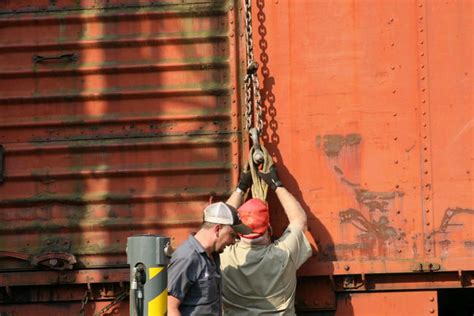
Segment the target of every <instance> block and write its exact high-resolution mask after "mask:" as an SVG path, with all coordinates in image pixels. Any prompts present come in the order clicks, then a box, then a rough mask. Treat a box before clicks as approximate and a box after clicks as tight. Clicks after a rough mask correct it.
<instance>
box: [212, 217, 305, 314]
mask: <svg viewBox="0 0 474 316" xmlns="http://www.w3.org/2000/svg"><path fill="white" fill-rule="evenodd" d="M310 256H311V246H310V244H309V242H308V240H307V239H306V237H305V235H304V232H303V231H302V230H301V229H298V228H292V227H291V225H290V226H289V227H288V228H287V229H286V230H285V232H284V233H283V236H281V237H280V238H279V239H278V240H276V241H275V242H274V243H272V244H269V245H249V244H248V243H245V242H242V241H241V242H238V243H237V244H235V245H232V246H229V247H226V248H225V250H224V252H223V253H222V254H221V271H222V279H223V295H224V297H223V302H224V314H225V315H261V314H271V315H295V306H294V305H295V290H296V270H297V269H298V268H299V267H300V266H301V265H302V264H303V263H304V262H305V261H306V260H308V258H309V257H310Z"/></svg>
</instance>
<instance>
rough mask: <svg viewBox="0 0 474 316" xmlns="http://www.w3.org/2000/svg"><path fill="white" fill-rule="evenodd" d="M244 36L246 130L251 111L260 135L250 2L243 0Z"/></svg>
mask: <svg viewBox="0 0 474 316" xmlns="http://www.w3.org/2000/svg"><path fill="white" fill-rule="evenodd" d="M245 35H246V39H247V75H246V76H245V92H246V95H245V102H246V107H247V109H246V113H245V114H246V115H247V130H248V131H250V129H251V128H252V127H253V121H254V118H253V110H254V108H255V107H256V112H257V117H256V119H257V124H256V125H257V126H256V128H257V132H258V135H261V134H262V130H263V109H262V99H261V97H260V84H259V81H258V76H257V70H258V63H257V62H256V61H255V60H254V56H253V39H252V37H253V33H252V0H245Z"/></svg>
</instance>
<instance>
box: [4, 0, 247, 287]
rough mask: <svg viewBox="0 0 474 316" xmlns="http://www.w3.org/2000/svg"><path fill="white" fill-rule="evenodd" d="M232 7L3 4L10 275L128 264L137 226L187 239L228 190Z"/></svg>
mask: <svg viewBox="0 0 474 316" xmlns="http://www.w3.org/2000/svg"><path fill="white" fill-rule="evenodd" d="M232 5H233V3H232V1H211V0H209V1H114V2H113V4H110V3H109V2H108V1H104V2H100V1H36V2H32V1H6V2H2V4H1V5H0V8H1V9H0V73H1V76H0V144H1V145H2V146H3V148H4V151H5V154H4V170H3V182H2V183H0V235H1V236H0V270H1V271H3V272H6V273H5V274H2V281H1V282H0V286H5V285H9V286H13V285H16V284H20V283H21V284H23V285H27V284H32V285H34V284H44V280H43V281H41V275H40V273H43V272H40V273H36V274H35V273H33V274H30V276H29V280H30V281H29V282H30V283H28V280H26V279H24V278H23V280H21V279H22V278H21V275H18V274H17V275H16V277H13V274H11V273H14V272H18V271H22V270H24V271H26V270H32V269H33V270H34V269H37V267H36V266H47V267H49V268H53V269H57V270H62V269H68V268H70V266H69V265H70V264H73V265H74V268H75V269H84V268H89V269H90V268H103V267H107V268H111V267H122V268H123V267H125V265H126V255H125V245H126V239H127V236H130V235H132V234H140V233H160V234H165V235H168V236H172V238H173V239H174V243H175V244H178V243H179V242H181V241H182V240H183V239H184V238H186V236H187V234H188V233H189V232H190V231H191V230H192V229H194V228H195V227H196V226H197V225H198V224H199V223H200V222H201V219H202V214H201V211H202V208H203V207H204V206H205V205H206V204H207V203H208V201H209V198H210V196H211V195H212V196H214V197H215V198H216V199H222V198H224V196H225V195H226V194H227V193H228V192H229V191H230V188H231V186H233V183H235V181H236V179H235V178H236V173H237V170H238V164H239V157H240V155H239V152H240V149H239V146H240V145H239V143H240V142H239V141H238V138H239V137H240V136H239V128H238V126H239V121H238V117H239V109H238V108H237V102H236V100H237V97H238V95H237V92H238V89H237V77H238V73H237V70H236V69H237V68H236V67H237V64H236V60H237V59H238V58H237V56H238V49H237V47H238V45H237V39H236V37H234V36H233V34H232V33H233V32H234V28H235V25H237V23H234V21H235V11H234V10H233V6H232ZM88 271H91V272H90V273H91V276H93V275H100V274H101V272H100V271H99V270H96V271H93V270H88ZM9 273H10V274H9ZM102 274H103V273H102ZM63 280H66V281H67V282H66V283H68V282H72V283H74V282H79V281H77V280H76V278H75V277H72V278H71V279H69V278H68V277H65V278H63ZM98 280H103V279H102V278H100V277H99V279H98ZM109 280H110V279H109ZM125 280H127V278H125V279H123V280H115V281H113V282H117V281H125ZM96 281H97V280H96ZM111 282H112V281H111Z"/></svg>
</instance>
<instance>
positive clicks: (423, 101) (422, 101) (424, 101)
mask: <svg viewBox="0 0 474 316" xmlns="http://www.w3.org/2000/svg"><path fill="white" fill-rule="evenodd" d="M421 103H426V100H421ZM425 114H426V113H425ZM425 114H423V115H425Z"/></svg>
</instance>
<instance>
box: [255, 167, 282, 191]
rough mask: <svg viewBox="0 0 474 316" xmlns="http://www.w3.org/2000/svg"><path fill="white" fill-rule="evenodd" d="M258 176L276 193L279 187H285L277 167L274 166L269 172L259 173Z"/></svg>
mask: <svg viewBox="0 0 474 316" xmlns="http://www.w3.org/2000/svg"><path fill="white" fill-rule="evenodd" d="M258 176H259V177H260V178H262V180H263V181H265V183H266V184H268V185H269V186H270V188H271V189H272V190H273V191H275V190H276V189H277V188H278V187H282V186H283V183H282V182H281V180H280V177H279V176H278V172H277V169H276V167H275V165H272V166H271V167H270V170H268V172H260V171H259V172H258Z"/></svg>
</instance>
